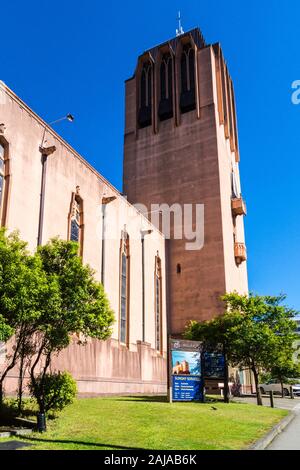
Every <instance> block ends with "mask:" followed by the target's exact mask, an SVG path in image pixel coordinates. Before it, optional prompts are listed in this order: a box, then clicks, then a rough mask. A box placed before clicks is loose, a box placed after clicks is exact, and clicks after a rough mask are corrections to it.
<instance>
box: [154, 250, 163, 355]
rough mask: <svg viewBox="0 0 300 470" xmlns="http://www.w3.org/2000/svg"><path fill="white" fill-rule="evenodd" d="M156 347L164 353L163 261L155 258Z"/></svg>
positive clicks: (157, 257)
mask: <svg viewBox="0 0 300 470" xmlns="http://www.w3.org/2000/svg"><path fill="white" fill-rule="evenodd" d="M154 284H155V286H154V287H155V347H156V350H157V351H159V352H161V351H162V278H161V259H160V258H159V256H158V255H157V256H156V257H155V275H154Z"/></svg>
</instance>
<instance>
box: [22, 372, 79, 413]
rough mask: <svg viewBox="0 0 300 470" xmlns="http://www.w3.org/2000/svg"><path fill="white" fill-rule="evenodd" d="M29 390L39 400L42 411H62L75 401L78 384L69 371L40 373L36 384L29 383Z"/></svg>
mask: <svg viewBox="0 0 300 470" xmlns="http://www.w3.org/2000/svg"><path fill="white" fill-rule="evenodd" d="M29 391H30V394H31V395H32V397H34V398H35V399H36V400H37V403H38V405H39V410H40V412H41V413H48V412H49V411H61V410H62V409H63V408H65V407H66V406H67V405H70V404H71V403H73V401H74V398H75V397H76V393H77V384H76V382H75V380H74V379H73V377H72V375H71V374H69V373H68V372H56V373H52V374H45V376H44V377H43V375H42V374H40V375H38V376H37V377H36V380H35V384H33V383H32V382H30V383H29Z"/></svg>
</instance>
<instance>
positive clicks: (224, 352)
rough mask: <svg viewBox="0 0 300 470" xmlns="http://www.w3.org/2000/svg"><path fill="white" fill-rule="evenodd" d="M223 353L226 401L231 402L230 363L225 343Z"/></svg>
mask: <svg viewBox="0 0 300 470" xmlns="http://www.w3.org/2000/svg"><path fill="white" fill-rule="evenodd" d="M223 354H224V403H229V401H230V400H229V385H228V382H229V377H228V364H227V356H226V346H225V344H224V345H223Z"/></svg>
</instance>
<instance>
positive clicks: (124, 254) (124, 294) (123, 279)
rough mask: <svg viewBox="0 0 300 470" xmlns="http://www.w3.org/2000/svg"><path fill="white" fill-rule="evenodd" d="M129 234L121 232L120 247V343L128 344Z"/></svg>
mask: <svg viewBox="0 0 300 470" xmlns="http://www.w3.org/2000/svg"><path fill="white" fill-rule="evenodd" d="M129 275H130V272H129V236H128V234H127V232H126V231H123V232H122V238H121V249H120V327H119V337H120V343H123V344H126V345H127V346H128V345H129Z"/></svg>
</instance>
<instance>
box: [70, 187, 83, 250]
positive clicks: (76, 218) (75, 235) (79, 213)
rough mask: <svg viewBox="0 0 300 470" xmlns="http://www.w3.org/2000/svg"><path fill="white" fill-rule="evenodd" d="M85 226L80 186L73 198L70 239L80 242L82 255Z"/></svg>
mask: <svg viewBox="0 0 300 470" xmlns="http://www.w3.org/2000/svg"><path fill="white" fill-rule="evenodd" d="M83 228H84V227H83V200H82V198H81V197H80V195H79V188H77V189H76V193H73V194H72V199H71V210H70V215H69V240H71V241H73V242H77V243H78V244H79V251H80V255H82V251H83Z"/></svg>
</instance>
